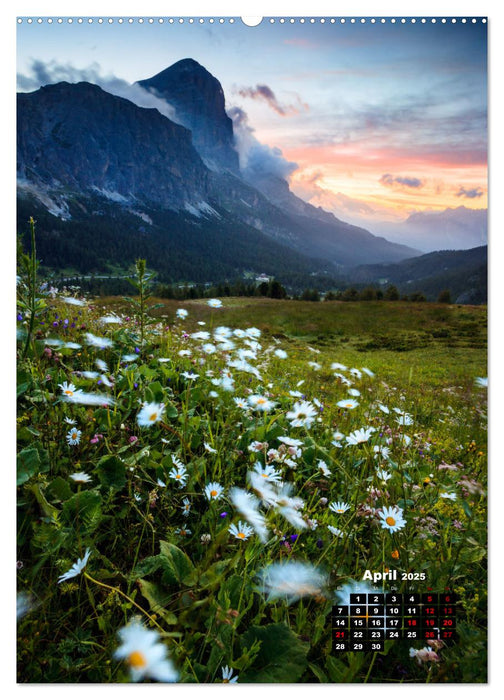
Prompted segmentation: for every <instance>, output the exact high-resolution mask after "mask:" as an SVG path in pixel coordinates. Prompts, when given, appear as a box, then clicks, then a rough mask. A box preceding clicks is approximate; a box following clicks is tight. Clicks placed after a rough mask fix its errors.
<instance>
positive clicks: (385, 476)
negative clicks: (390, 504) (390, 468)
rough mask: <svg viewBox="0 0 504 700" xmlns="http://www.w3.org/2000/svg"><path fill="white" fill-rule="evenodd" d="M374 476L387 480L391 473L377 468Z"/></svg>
mask: <svg viewBox="0 0 504 700" xmlns="http://www.w3.org/2000/svg"><path fill="white" fill-rule="evenodd" d="M376 476H377V477H378V478H379V479H381V481H388V480H389V479H391V478H392V474H390V472H386V471H385V470H384V469H377V470H376Z"/></svg>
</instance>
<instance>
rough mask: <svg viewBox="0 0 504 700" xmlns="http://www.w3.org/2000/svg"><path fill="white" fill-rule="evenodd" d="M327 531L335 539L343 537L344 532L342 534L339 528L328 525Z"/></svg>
mask: <svg viewBox="0 0 504 700" xmlns="http://www.w3.org/2000/svg"><path fill="white" fill-rule="evenodd" d="M327 529H328V530H329V532H331V533H332V534H333V535H334V536H335V537H339V538H341V537H343V536H344V532H343V531H342V530H340V529H339V527H333V526H332V525H328V526H327Z"/></svg>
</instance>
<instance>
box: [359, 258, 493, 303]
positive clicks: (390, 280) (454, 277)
mask: <svg viewBox="0 0 504 700" xmlns="http://www.w3.org/2000/svg"><path fill="white" fill-rule="evenodd" d="M487 264H488V248H487V246H479V247H477V248H472V249H470V250H455V251H454V250H440V251H436V252H433V253H427V254H426V255H420V256H418V257H415V258H412V259H408V260H403V261H401V262H399V263H395V264H392V265H361V266H359V267H356V268H354V269H353V270H352V271H351V273H350V274H349V279H351V281H352V284H360V285H364V284H369V285H371V284H372V285H381V286H385V287H386V286H389V285H395V286H397V287H398V288H399V290H400V292H401V293H403V294H411V293H412V292H423V293H424V294H425V295H426V297H427V298H429V299H436V298H437V296H438V294H439V293H440V292H441V291H442V290H443V289H450V292H451V296H452V299H453V300H454V301H455V302H456V303H459V304H482V303H486V300H487V276H488V272H487Z"/></svg>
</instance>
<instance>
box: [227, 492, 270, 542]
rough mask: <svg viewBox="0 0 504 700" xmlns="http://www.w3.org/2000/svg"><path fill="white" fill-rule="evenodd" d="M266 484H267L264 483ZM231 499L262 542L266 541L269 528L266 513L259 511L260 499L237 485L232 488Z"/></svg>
mask: <svg viewBox="0 0 504 700" xmlns="http://www.w3.org/2000/svg"><path fill="white" fill-rule="evenodd" d="M262 481H264V479H262ZM264 486H267V485H266V484H264ZM229 500H230V501H231V503H232V504H233V506H234V507H235V508H236V510H237V511H238V512H239V513H240V515H242V516H243V517H244V518H245V520H246V521H247V522H248V523H250V525H252V527H253V528H254V530H255V532H256V534H257V536H258V537H259V539H260V540H261V542H263V543H265V542H266V541H267V538H268V530H267V528H266V521H265V519H264V515H262V513H260V512H259V500H258V499H257V498H256V497H255V496H254V495H253V494H251V493H248V492H247V491H244V490H243V489H240V488H238V487H236V486H235V487H234V488H232V489H231V490H230V492H229Z"/></svg>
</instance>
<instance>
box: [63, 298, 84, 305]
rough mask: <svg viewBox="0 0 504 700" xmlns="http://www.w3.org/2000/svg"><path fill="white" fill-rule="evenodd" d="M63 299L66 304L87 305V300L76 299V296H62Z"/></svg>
mask: <svg viewBox="0 0 504 700" xmlns="http://www.w3.org/2000/svg"><path fill="white" fill-rule="evenodd" d="M60 300H61V301H64V302H65V304H71V305H72V306H85V302H83V301H81V300H80V299H76V298H75V297H60Z"/></svg>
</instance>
